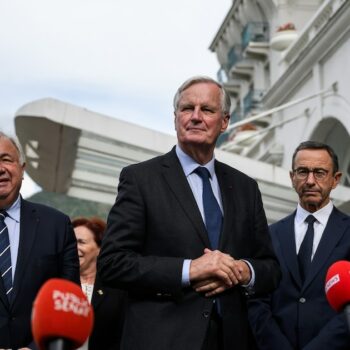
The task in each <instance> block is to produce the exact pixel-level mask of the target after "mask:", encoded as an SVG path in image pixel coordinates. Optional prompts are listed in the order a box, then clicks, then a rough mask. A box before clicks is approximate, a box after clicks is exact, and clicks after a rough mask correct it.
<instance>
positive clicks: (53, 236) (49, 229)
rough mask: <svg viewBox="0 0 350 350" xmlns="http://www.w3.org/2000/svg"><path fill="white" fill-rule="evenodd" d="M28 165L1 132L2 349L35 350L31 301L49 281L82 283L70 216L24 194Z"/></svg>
mask: <svg viewBox="0 0 350 350" xmlns="http://www.w3.org/2000/svg"><path fill="white" fill-rule="evenodd" d="M24 167H25V161H24V155H23V152H22V149H21V147H20V145H19V144H18V143H17V141H16V140H15V139H13V138H11V137H9V136H7V135H5V134H4V133H1V132H0V231H1V239H0V242H1V243H0V250H1V252H0V254H1V257H0V269H1V275H2V277H1V278H0V348H5V349H35V344H34V343H33V337H32V333H31V323H30V318H31V311H32V303H33V301H34V299H35V296H36V294H37V292H38V290H39V288H40V287H41V286H42V285H43V283H44V282H45V281H46V280H48V279H49V278H52V277H61V278H66V279H69V280H71V281H74V282H76V283H80V280H79V260H78V254H77V247H76V240H75V236H74V233H73V229H72V227H71V224H70V220H69V218H68V217H67V216H65V215H64V214H62V213H60V212H58V211H56V210H54V209H51V208H49V207H46V206H43V205H39V204H34V203H30V202H28V201H26V200H24V199H22V198H21V196H20V194H19V192H20V188H21V184H22V178H23V172H24ZM4 237H5V241H6V242H7V243H6V245H5V246H3V245H2V244H3V238H4ZM5 256H6V259H5V260H4V259H2V257H5ZM5 265H6V266H7V267H6V268H4V266H5Z"/></svg>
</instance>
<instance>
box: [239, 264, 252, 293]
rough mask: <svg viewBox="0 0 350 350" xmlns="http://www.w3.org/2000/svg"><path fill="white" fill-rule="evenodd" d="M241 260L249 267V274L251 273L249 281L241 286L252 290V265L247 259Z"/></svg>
mask: <svg viewBox="0 0 350 350" xmlns="http://www.w3.org/2000/svg"><path fill="white" fill-rule="evenodd" d="M242 261H244V262H245V263H246V264H247V265H248V267H249V269H250V274H251V277H250V281H249V283H248V284H242V287H244V288H247V289H249V290H252V289H253V288H254V285H255V272H254V269H253V266H252V264H251V263H250V262H249V261H247V260H244V259H242Z"/></svg>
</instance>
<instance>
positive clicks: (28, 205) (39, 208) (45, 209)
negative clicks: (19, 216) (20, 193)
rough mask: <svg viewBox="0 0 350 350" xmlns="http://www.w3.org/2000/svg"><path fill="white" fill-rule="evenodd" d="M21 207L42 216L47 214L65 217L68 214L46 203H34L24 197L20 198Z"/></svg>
mask: <svg viewBox="0 0 350 350" xmlns="http://www.w3.org/2000/svg"><path fill="white" fill-rule="evenodd" d="M22 209H24V210H28V211H33V212H36V213H38V214H40V215H42V216H49V217H51V218H52V217H57V218H62V219H67V218H68V215H66V214H64V213H63V212H61V211H59V210H57V209H55V208H52V207H49V206H48V205H45V204H41V203H34V202H31V201H28V200H25V199H22Z"/></svg>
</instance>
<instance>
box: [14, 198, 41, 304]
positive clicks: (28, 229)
mask: <svg viewBox="0 0 350 350" xmlns="http://www.w3.org/2000/svg"><path fill="white" fill-rule="evenodd" d="M38 222H39V218H38V217H37V216H36V213H35V209H33V208H32V207H31V205H30V203H29V202H27V201H25V200H23V199H22V200H21V219H20V234H19V247H18V256H17V264H16V271H15V278H14V283H13V298H12V303H13V302H14V301H15V299H16V296H17V294H18V291H19V288H20V284H21V281H22V279H23V275H24V272H25V268H26V266H27V261H28V259H29V258H30V252H31V249H32V246H33V243H34V242H35V236H36V229H37V225H38Z"/></svg>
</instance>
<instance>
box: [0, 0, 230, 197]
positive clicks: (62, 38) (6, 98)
mask: <svg viewBox="0 0 350 350" xmlns="http://www.w3.org/2000/svg"><path fill="white" fill-rule="evenodd" d="M231 5H232V0H177V1H164V0H148V1H144V0H127V1H126V0H124V1H122V0H2V1H1V2H0V47H1V55H0V67H1V74H0V96H1V97H0V101H1V103H0V122H1V123H0V129H1V130H3V131H5V132H8V133H14V123H13V119H14V115H15V113H16V110H18V109H19V108H20V107H21V106H23V105H24V104H26V103H28V102H31V101H33V100H36V99H41V98H45V97H53V98H56V99H59V100H62V101H64V102H69V103H72V104H74V105H78V106H81V107H85V108H87V109H90V110H92V111H95V112H98V113H102V114H105V115H108V116H111V117H116V118H119V119H123V120H127V121H129V122H133V123H135V124H139V125H142V126H146V127H149V128H152V129H156V130H158V131H162V132H166V133H170V134H174V130H173V109H172V99H173V96H174V93H175V91H176V89H177V88H178V86H179V85H180V84H181V83H182V82H183V81H184V80H186V79H187V78H189V77H190V76H193V75H199V74H200V75H208V76H211V77H213V78H216V72H217V71H218V70H219V63H218V61H217V59H216V55H215V54H214V53H212V52H210V51H209V49H208V48H209V45H210V43H211V41H212V40H213V38H214V36H215V34H216V33H217V31H218V29H219V27H220V25H221V23H222V22H223V20H224V18H225V16H226V14H227V13H228V11H229V9H230V7H231ZM35 190H38V188H37V187H36V186H35V185H34V184H33V183H32V181H31V180H30V178H28V176H26V177H25V180H24V183H23V187H22V194H23V195H24V196H27V195H28V194H30V193H32V192H33V191H35Z"/></svg>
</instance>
